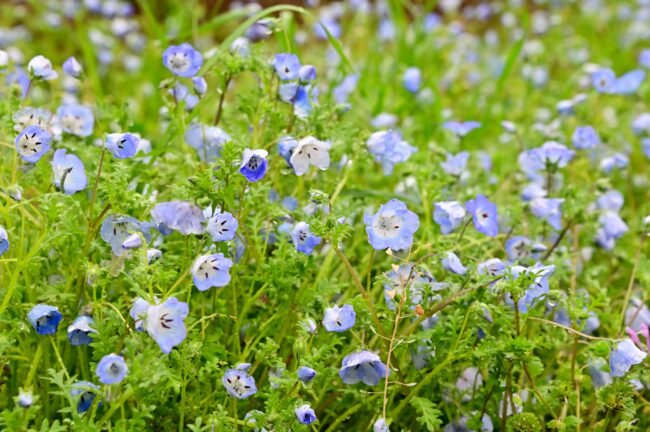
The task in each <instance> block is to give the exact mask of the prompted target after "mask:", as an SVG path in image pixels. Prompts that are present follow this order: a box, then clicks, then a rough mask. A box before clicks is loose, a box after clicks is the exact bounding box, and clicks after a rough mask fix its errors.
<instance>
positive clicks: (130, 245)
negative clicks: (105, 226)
mask: <svg viewBox="0 0 650 432" xmlns="http://www.w3.org/2000/svg"><path fill="white" fill-rule="evenodd" d="M142 244H143V242H142V235H140V234H135V233H134V234H131V235H129V236H128V237H127V238H126V239H124V241H123V242H122V249H123V250H131V249H138V248H139V247H141V246H142Z"/></svg>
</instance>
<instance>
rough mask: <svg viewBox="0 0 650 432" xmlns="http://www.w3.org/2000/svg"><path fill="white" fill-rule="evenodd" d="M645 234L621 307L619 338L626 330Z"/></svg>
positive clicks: (638, 249)
mask: <svg viewBox="0 0 650 432" xmlns="http://www.w3.org/2000/svg"><path fill="white" fill-rule="evenodd" d="M644 236H645V233H642V234H641V238H640V239H639V247H637V249H636V255H635V257H634V266H633V267H632V273H631V274H630V280H629V282H628V283H627V291H625V298H624V299H623V306H622V307H621V314H620V318H619V319H618V322H619V323H620V325H621V327H620V330H619V332H618V336H621V334H622V333H623V330H624V329H625V311H626V310H627V305H628V303H629V302H630V297H631V295H632V288H633V287H634V280H635V279H636V273H637V271H638V270H639V262H640V261H641V251H642V250H643V238H644Z"/></svg>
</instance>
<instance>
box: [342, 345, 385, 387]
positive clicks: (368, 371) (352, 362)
mask: <svg viewBox="0 0 650 432" xmlns="http://www.w3.org/2000/svg"><path fill="white" fill-rule="evenodd" d="M389 373H390V371H388V369H387V368H386V365H385V364H384V363H382V362H381V360H380V359H379V356H378V355H377V354H375V353H372V352H370V351H365V350H363V351H359V352H354V353H352V354H348V355H347V356H345V358H344V359H343V362H342V363H341V369H340V370H339V376H340V377H341V379H342V380H343V382H344V383H345V384H356V383H358V382H363V383H364V384H367V385H369V386H374V385H377V383H378V382H379V381H380V380H382V379H384V378H386V376H387V375H388V374H389Z"/></svg>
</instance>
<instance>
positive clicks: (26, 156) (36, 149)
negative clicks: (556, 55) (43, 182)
mask: <svg viewBox="0 0 650 432" xmlns="http://www.w3.org/2000/svg"><path fill="white" fill-rule="evenodd" d="M51 141H52V135H50V133H49V132H47V131H46V130H44V129H41V128H40V127H38V126H35V125H31V126H27V127H26V128H25V129H24V130H23V131H22V132H21V133H20V134H19V135H18V136H17V137H16V140H15V141H14V144H15V145H16V150H17V151H18V154H19V155H20V157H21V159H22V160H24V161H25V162H29V163H36V162H38V160H39V159H40V158H41V157H43V155H44V154H45V153H47V152H48V151H50V142H51Z"/></svg>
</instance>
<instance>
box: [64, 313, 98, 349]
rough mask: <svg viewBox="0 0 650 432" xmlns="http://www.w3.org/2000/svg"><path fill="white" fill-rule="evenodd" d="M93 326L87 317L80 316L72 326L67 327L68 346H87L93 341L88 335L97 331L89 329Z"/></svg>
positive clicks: (90, 319) (91, 320)
mask: <svg viewBox="0 0 650 432" xmlns="http://www.w3.org/2000/svg"><path fill="white" fill-rule="evenodd" d="M92 324H94V322H93V319H92V318H91V317H89V316H88V315H80V316H78V317H77V319H75V320H74V321H73V322H72V324H70V325H69V326H68V340H69V341H70V345H72V346H79V345H88V344H89V343H90V342H92V341H93V339H92V338H91V337H90V333H97V330H95V329H94V328H92V327H90V326H91V325H92Z"/></svg>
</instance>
